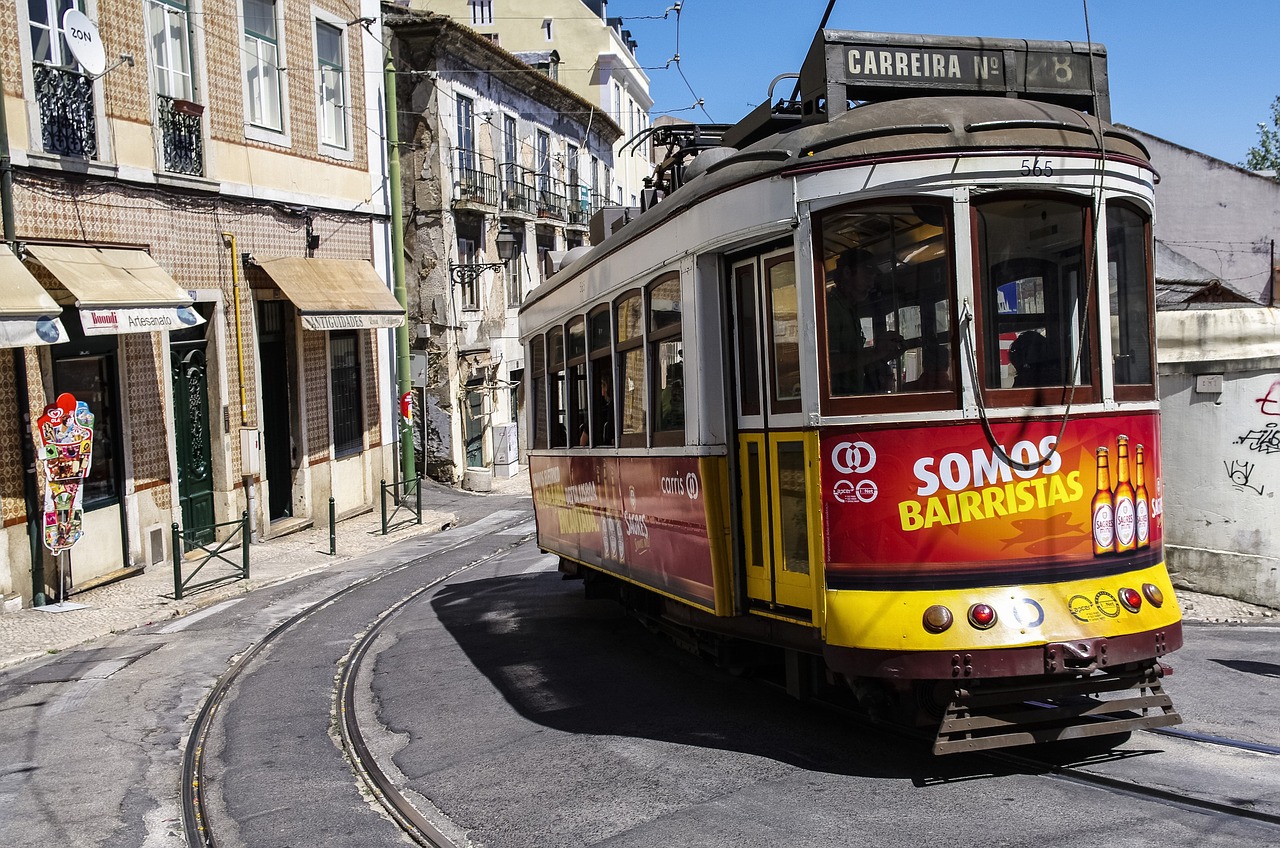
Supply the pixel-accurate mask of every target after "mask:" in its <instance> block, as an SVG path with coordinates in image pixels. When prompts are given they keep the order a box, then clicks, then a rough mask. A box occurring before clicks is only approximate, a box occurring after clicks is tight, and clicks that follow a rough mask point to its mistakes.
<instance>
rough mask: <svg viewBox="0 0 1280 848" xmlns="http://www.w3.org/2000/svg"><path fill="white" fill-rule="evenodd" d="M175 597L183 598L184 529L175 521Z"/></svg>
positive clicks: (176, 599)
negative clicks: (179, 527)
mask: <svg viewBox="0 0 1280 848" xmlns="http://www.w3.org/2000/svg"><path fill="white" fill-rule="evenodd" d="M173 599H174V600H175V601H180V600H182V531H181V530H179V529H178V522H176V521H175V522H173Z"/></svg>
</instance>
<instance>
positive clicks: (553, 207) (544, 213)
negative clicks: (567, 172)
mask: <svg viewBox="0 0 1280 848" xmlns="http://www.w3.org/2000/svg"><path fill="white" fill-rule="evenodd" d="M536 180H537V182H536V183H535V185H536V186H537V212H538V217H539V218H552V219H554V220H556V221H567V220H569V199H568V198H567V197H565V188H564V180H557V179H556V178H555V177H550V176H547V175H546V174H537V175H536Z"/></svg>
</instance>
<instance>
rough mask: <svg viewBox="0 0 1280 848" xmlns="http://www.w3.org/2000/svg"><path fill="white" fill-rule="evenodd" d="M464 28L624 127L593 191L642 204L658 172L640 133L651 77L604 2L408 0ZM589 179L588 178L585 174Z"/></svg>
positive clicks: (593, 176)
mask: <svg viewBox="0 0 1280 848" xmlns="http://www.w3.org/2000/svg"><path fill="white" fill-rule="evenodd" d="M411 6H412V7H414V8H421V9H429V10H430V11H432V12H434V13H435V14H438V15H446V16H448V17H451V18H453V19H454V20H456V21H458V22H459V23H462V24H465V25H467V26H469V27H471V28H472V29H474V30H475V31H476V32H479V33H480V34H481V35H483V36H484V37H486V38H488V39H490V40H492V41H494V42H495V43H497V44H498V45H500V46H501V47H502V48H503V49H505V50H508V51H510V52H511V53H514V54H516V55H518V56H526V55H527V56H529V57H530V60H531V62H536V63H537V65H538V66H539V67H542V68H544V69H545V71H546V73H548V74H550V75H552V76H553V78H554V79H556V80H557V81H558V82H560V83H561V84H562V85H564V86H565V87H566V88H568V89H569V90H571V91H573V92H575V93H577V94H578V95H579V96H581V97H582V98H583V99H584V100H586V101H587V102H588V103H590V104H592V105H594V106H596V107H598V108H599V109H600V111H601V112H603V113H604V114H605V115H607V116H608V117H609V118H610V119H612V120H613V122H614V123H615V124H617V125H618V127H619V128H620V129H621V130H622V136H621V137H620V138H619V139H618V141H617V142H616V143H615V144H614V148H613V167H612V168H610V169H608V170H605V171H602V172H601V173H598V174H591V175H590V177H591V179H592V182H590V183H589V185H590V188H591V190H592V191H594V192H597V193H599V194H601V195H604V196H606V197H608V199H609V201H610V202H612V203H614V204H617V205H618V206H632V207H634V206H639V205H640V192H641V190H642V189H643V188H644V181H645V179H646V178H647V177H650V176H651V175H652V174H653V167H652V164H651V163H650V161H649V159H650V156H649V153H650V145H649V144H648V142H647V141H646V140H645V139H643V138H640V139H638V140H637V136H640V135H641V134H642V133H644V131H645V130H647V129H648V128H649V110H650V109H652V108H653V98H652V97H650V96H649V77H648V75H647V74H646V73H645V72H644V69H643V68H641V67H640V63H639V61H638V60H637V58H636V49H637V45H636V42H635V40H634V39H633V38H632V37H631V33H630V32H628V31H627V30H626V29H624V28H623V25H622V19H621V18H610V17H609V14H608V2H607V0H541V2H539V3H536V4H532V3H522V2H520V0H440V2H436V0H411ZM584 179H585V177H584Z"/></svg>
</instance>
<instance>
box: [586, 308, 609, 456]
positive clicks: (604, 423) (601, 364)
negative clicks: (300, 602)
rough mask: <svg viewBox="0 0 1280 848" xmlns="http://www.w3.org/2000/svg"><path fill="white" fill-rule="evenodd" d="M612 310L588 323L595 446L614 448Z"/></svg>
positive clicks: (600, 311)
mask: <svg viewBox="0 0 1280 848" xmlns="http://www.w3.org/2000/svg"><path fill="white" fill-rule="evenodd" d="M610 317H611V316H610V315H609V307H608V306H604V307H601V308H600V309H598V310H596V311H595V312H593V313H592V314H591V316H590V317H589V318H588V319H587V336H588V346H589V347H590V356H591V361H590V368H591V373H590V374H589V375H588V376H589V380H590V384H589V386H590V389H591V444H592V445H595V446H596V447H607V446H611V445H612V444H613V442H614V438H615V436H614V429H615V425H614V416H613V409H614V396H613V330H612V326H611V324H610Z"/></svg>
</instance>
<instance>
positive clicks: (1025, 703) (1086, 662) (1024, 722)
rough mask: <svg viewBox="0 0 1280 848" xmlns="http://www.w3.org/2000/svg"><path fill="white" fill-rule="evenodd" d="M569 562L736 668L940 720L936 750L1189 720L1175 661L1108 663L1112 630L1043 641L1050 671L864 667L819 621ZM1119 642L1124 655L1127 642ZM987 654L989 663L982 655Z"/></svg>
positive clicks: (920, 720) (637, 611)
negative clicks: (709, 603)
mask: <svg viewBox="0 0 1280 848" xmlns="http://www.w3.org/2000/svg"><path fill="white" fill-rule="evenodd" d="M560 571H561V572H562V573H563V574H564V575H565V577H566V579H575V578H578V579H583V581H584V586H585V591H586V596H587V597H588V598H589V599H608V600H613V601H617V602H618V603H620V604H621V605H622V606H623V607H624V609H626V611H627V612H628V614H630V615H632V616H634V617H635V618H637V619H638V620H640V621H641V622H642V623H643V624H644V625H645V626H646V627H647V628H648V629H650V630H651V631H653V632H655V633H658V634H661V635H663V636H665V637H667V638H668V639H670V640H671V641H672V643H673V644H675V645H676V646H677V647H679V648H681V649H683V650H685V651H687V652H689V653H691V654H694V655H696V656H699V657H702V658H704V659H707V660H709V661H711V662H713V663H715V664H716V665H717V666H718V667H720V668H722V669H724V670H726V671H728V672H730V673H731V674H734V675H746V674H752V675H755V676H758V677H760V678H761V679H763V680H765V681H766V682H770V683H773V684H775V685H777V686H779V687H780V688H783V689H785V690H786V691H787V693H788V694H789V695H791V696H792V697H795V698H797V699H798V700H802V701H807V700H813V699H817V700H820V701H825V702H832V703H837V704H839V705H842V706H850V707H854V708H856V709H857V710H858V711H859V712H861V713H863V714H865V715H867V716H868V717H870V718H871V719H873V720H876V721H882V722H885V723H888V724H894V725H899V726H902V727H904V728H912V729H916V730H931V729H932V730H935V731H936V734H935V736H934V740H933V747H932V750H933V753H934V754H938V755H941V754H957V753H970V752H975V751H984V750H993V749H998V748H1011V747H1017V746H1022V745H1036V744H1043V743H1048V742H1067V741H1070V740H1082V739H1089V740H1096V741H1099V742H1102V743H1104V744H1105V745H1106V746H1107V747H1111V746H1113V745H1115V744H1120V743H1121V742H1123V741H1125V740H1126V739H1128V737H1129V734H1130V733H1131V732H1132V731H1134V730H1141V729H1145V728H1154V727H1167V726H1170V725H1174V724H1179V723H1181V721H1182V718H1181V717H1180V716H1179V714H1178V713H1177V711H1176V710H1175V709H1174V707H1173V702H1172V700H1171V699H1170V698H1169V696H1168V695H1167V694H1166V693H1165V691H1164V689H1163V687H1162V686H1161V679H1162V678H1163V677H1164V675H1165V674H1168V673H1172V670H1171V669H1170V668H1169V667H1168V666H1166V665H1164V664H1163V663H1161V662H1159V661H1152V660H1136V661H1133V662H1122V663H1120V664H1117V665H1107V664H1106V663H1107V655H1108V645H1107V640H1105V639H1094V640H1089V641H1088V642H1085V643H1081V642H1073V643H1054V644H1049V645H1045V646H1043V647H1042V648H1040V649H1038V651H1036V652H1039V653H1040V654H1041V655H1042V656H1043V662H1044V665H1045V669H1046V672H1047V673H1044V674H1028V675H1023V676H1014V677H1008V676H1005V677H990V678H968V679H960V680H956V679H920V678H911V677H893V676H890V677H870V676H865V675H861V674H858V673H857V672H856V671H853V670H852V668H853V667H856V666H858V665H861V666H862V667H864V668H866V667H868V666H869V663H868V661H867V660H865V659H864V660H863V661H862V662H861V663H857V662H854V663H852V664H850V663H848V662H842V661H841V657H842V656H843V658H844V659H845V660H847V659H848V657H849V656H850V655H851V654H852V653H857V652H850V651H849V650H848V649H832V648H831V647H830V646H824V645H823V644H822V643H821V641H820V640H819V639H818V638H817V635H816V632H815V631H814V630H813V629H812V628H809V627H805V626H802V625H797V624H792V623H788V622H783V621H780V620H776V619H769V618H762V617H755V616H737V617H733V618H723V617H716V616H711V615H707V614H705V613H702V612H700V611H698V610H695V609H693V608H691V607H689V606H687V605H685V604H681V603H678V602H673V601H671V600H670V599H667V598H664V597H662V596H661V595H658V594H656V593H653V592H650V591H648V590H646V589H644V588H643V587H640V586H636V585H633V584H630V583H627V582H625V581H623V580H619V579H617V578H616V577H614V576H613V575H610V574H607V573H605V572H601V571H597V570H596V569H594V568H589V567H585V566H582V565H580V564H578V563H577V562H574V561H572V560H568V559H564V558H562V559H561V562H560ZM1152 636H1153V638H1157V639H1164V636H1163V634H1153V635H1152ZM1120 641H1121V644H1122V645H1123V644H1124V643H1125V642H1132V639H1130V640H1120ZM1142 641H1146V640H1142ZM1132 647H1133V645H1130V648H1131V649H1132ZM824 653H825V654H826V657H825V658H824ZM973 653H979V652H970V654H969V655H965V656H960V655H957V656H956V657H954V658H951V659H954V661H955V663H956V664H957V665H956V669H957V673H958V674H963V673H964V672H963V669H964V668H965V667H966V666H967V668H968V670H969V672H970V673H972V669H973V666H974V659H973V656H972V654H973ZM993 653H996V654H1007V653H1008V652H1007V651H997V652H993ZM1024 653H1033V651H1028V650H1026V649H1024ZM1112 653H1113V655H1114V656H1116V657H1117V659H1119V657H1120V656H1121V654H1122V653H1123V649H1122V650H1121V651H1115V652H1112ZM1135 653H1136V652H1135ZM833 660H834V661H833ZM977 664H978V665H979V666H980V665H982V663H981V658H979V661H978V663H977ZM881 667H882V666H881ZM838 669H841V670H838Z"/></svg>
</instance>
